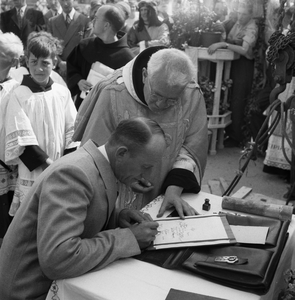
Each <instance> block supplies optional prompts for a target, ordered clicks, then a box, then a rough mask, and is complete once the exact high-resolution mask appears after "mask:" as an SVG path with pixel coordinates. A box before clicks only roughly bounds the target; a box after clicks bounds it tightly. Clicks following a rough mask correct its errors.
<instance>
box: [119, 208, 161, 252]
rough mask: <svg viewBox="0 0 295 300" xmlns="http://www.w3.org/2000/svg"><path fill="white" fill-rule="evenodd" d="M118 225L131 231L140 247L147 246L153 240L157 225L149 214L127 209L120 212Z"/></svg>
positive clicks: (156, 232)
mask: <svg viewBox="0 0 295 300" xmlns="http://www.w3.org/2000/svg"><path fill="white" fill-rule="evenodd" d="M119 225H120V227H122V228H129V229H130V230H131V231H132V233H133V234H134V236H135V238H136V240H137V242H138V245H139V247H140V249H144V248H146V247H148V246H149V245H150V244H151V243H152V242H153V241H154V240H155V238H156V235H157V234H158V230H157V228H158V227H159V224H158V223H157V222H155V221H153V219H152V217H151V216H150V215H149V214H147V213H142V212H140V211H137V210H129V209H123V210H122V211H121V212H120V214H119Z"/></svg>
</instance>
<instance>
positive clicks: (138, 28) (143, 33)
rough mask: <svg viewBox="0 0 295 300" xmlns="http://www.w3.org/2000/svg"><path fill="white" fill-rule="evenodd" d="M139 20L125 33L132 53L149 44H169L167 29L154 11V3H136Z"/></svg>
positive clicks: (149, 45) (136, 52)
mask: <svg viewBox="0 0 295 300" xmlns="http://www.w3.org/2000/svg"><path fill="white" fill-rule="evenodd" d="M138 9H139V20H138V21H136V22H135V23H134V25H133V26H132V28H131V29H130V30H129V32H128V35H127V41H128V45H129V47H130V48H131V50H132V51H133V53H134V54H138V53H139V52H141V51H142V50H143V49H145V48H148V47H151V46H169V44H170V39H169V29H168V26H167V25H166V24H165V23H162V22H161V21H160V20H159V18H158V16H157V12H156V3H155V2H153V1H140V2H139V3H138Z"/></svg>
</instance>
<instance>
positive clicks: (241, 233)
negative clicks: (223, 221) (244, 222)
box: [230, 225, 269, 245]
mask: <svg viewBox="0 0 295 300" xmlns="http://www.w3.org/2000/svg"><path fill="white" fill-rule="evenodd" d="M230 228H231V230H232V231H233V234H234V236H235V238H236V240H237V242H238V243H247V244H263V245H264V244H265V241H266V237H267V233H268V230H269V227H264V226H241V225H230Z"/></svg>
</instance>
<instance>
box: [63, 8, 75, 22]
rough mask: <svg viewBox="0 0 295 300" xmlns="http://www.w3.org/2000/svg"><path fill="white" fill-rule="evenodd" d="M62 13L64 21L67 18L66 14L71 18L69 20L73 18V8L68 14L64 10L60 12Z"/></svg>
mask: <svg viewBox="0 0 295 300" xmlns="http://www.w3.org/2000/svg"><path fill="white" fill-rule="evenodd" d="M62 14H63V16H64V18H65V21H66V20H67V15H69V17H70V18H71V21H72V20H73V19H74V14H75V9H74V8H73V9H72V10H71V12H70V13H69V14H66V13H65V12H62Z"/></svg>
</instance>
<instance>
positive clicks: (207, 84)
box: [199, 76, 233, 115]
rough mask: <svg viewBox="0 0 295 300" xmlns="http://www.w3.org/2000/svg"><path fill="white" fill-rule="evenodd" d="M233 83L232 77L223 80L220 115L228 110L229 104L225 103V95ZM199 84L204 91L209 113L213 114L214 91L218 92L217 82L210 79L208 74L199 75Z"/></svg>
mask: <svg viewBox="0 0 295 300" xmlns="http://www.w3.org/2000/svg"><path fill="white" fill-rule="evenodd" d="M232 84H233V81H232V79H228V80H225V81H223V82H222V85H221V97H220V106H219V115H223V114H224V113H225V112H227V111H228V108H229V104H228V103H227V102H226V103H224V95H225V91H226V90H228V91H229V92H230V88H231V86H232ZM199 85H200V88H201V91H202V92H203V96H204V100H205V104H206V110H207V115H212V113H213V104H214V93H215V92H216V87H215V83H214V82H213V81H210V79H209V78H208V77H206V76H200V77H199Z"/></svg>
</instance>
